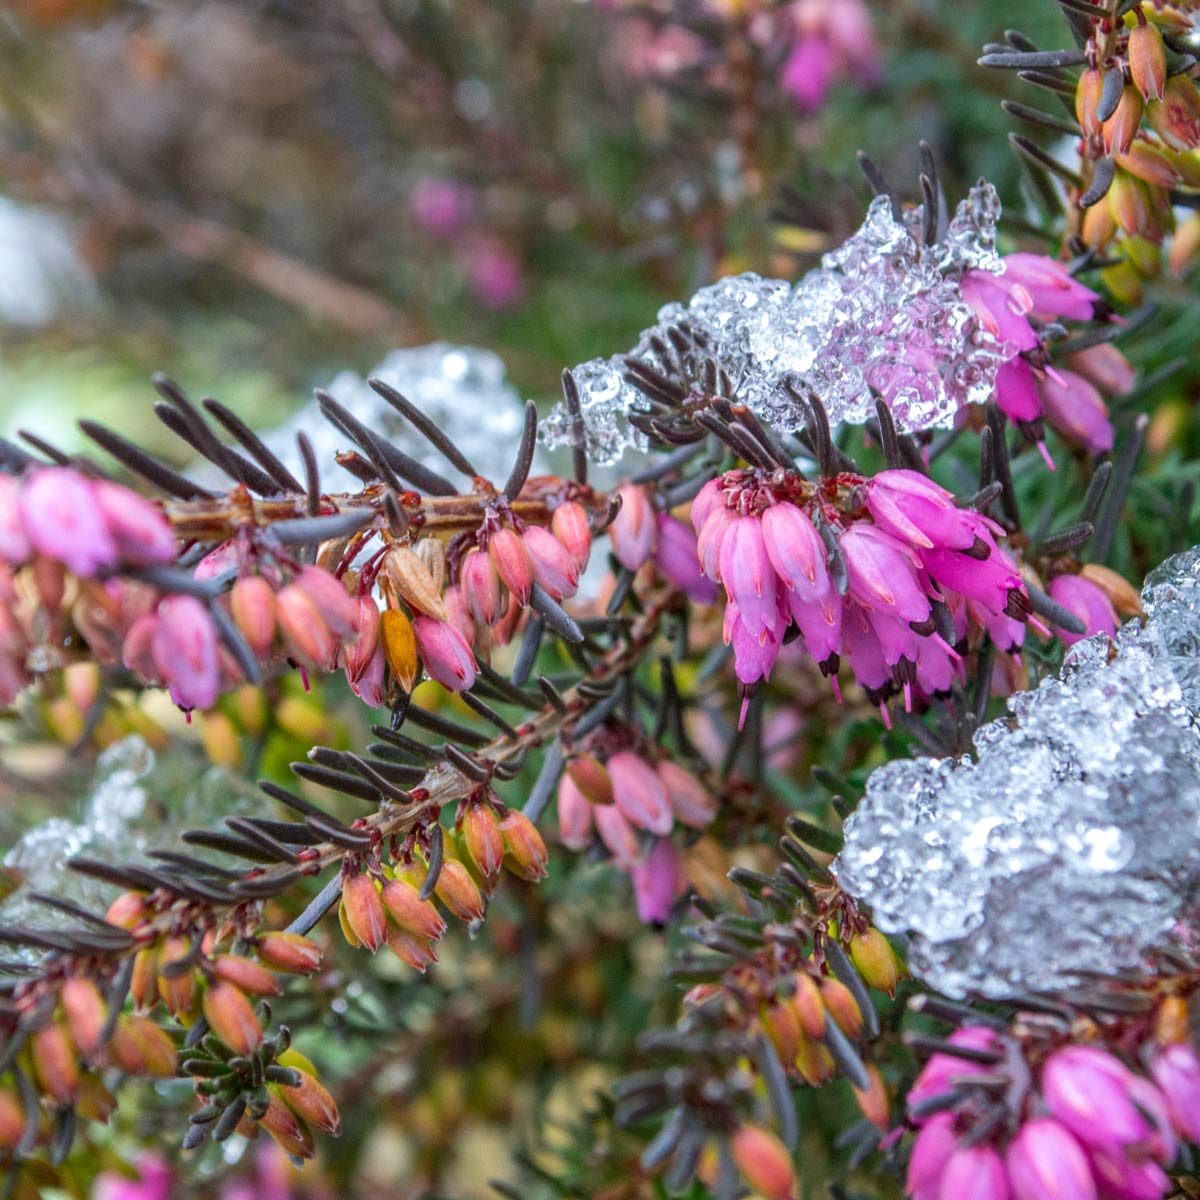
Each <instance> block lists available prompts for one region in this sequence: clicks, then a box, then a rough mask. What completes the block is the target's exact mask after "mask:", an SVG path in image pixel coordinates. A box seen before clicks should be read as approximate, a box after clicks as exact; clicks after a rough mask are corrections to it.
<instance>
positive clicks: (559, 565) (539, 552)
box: [522, 525, 579, 600]
mask: <svg viewBox="0 0 1200 1200" xmlns="http://www.w3.org/2000/svg"><path fill="white" fill-rule="evenodd" d="M522 540H523V541H524V543H525V549H526V550H527V551H528V552H529V561H530V562H531V563H532V564H533V577H534V579H535V580H537V582H538V583H540V584H541V585H542V587H543V588H544V589H545V590H546V591H547V592H548V593H549V594H550V595H551V596H552V597H553V598H554V599H555V600H562V599H564V598H565V597H567V596H573V595H574V594H575V589H576V588H577V587H578V586H579V568H578V567H577V566H576V565H575V560H574V559H573V558H572V557H571V556H570V554H568V553H567V549H566V547H565V546H564V545H563V544H562V542H560V541H559V540H558V538H556V537H555V536H554V534H552V533H551V532H550V531H549V530H548V529H543V528H542V527H541V526H540V525H530V526H529V527H528V528H527V529H526V530H525V533H524V536H523V539H522Z"/></svg>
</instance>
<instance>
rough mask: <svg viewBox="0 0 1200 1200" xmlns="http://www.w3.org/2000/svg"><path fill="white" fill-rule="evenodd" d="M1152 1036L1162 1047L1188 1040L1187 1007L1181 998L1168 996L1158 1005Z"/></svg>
mask: <svg viewBox="0 0 1200 1200" xmlns="http://www.w3.org/2000/svg"><path fill="white" fill-rule="evenodd" d="M1154 1036H1155V1037H1156V1038H1157V1039H1158V1041H1159V1042H1161V1043H1162V1044H1163V1045H1164V1046H1170V1045H1174V1044H1175V1043H1176V1042H1186V1041H1187V1040H1188V1038H1189V1036H1190V1031H1189V1027H1188V1005H1187V1001H1186V1000H1185V999H1184V998H1183V997H1182V996H1168V997H1167V998H1166V999H1165V1000H1164V1001H1163V1002H1162V1004H1160V1005H1159V1008H1158V1012H1157V1013H1156V1014H1155V1018H1154Z"/></svg>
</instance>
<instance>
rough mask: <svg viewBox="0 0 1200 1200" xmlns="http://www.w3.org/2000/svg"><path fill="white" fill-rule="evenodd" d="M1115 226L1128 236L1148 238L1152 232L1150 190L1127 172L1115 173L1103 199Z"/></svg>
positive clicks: (1152, 219)
mask: <svg viewBox="0 0 1200 1200" xmlns="http://www.w3.org/2000/svg"><path fill="white" fill-rule="evenodd" d="M1105 201H1106V203H1107V204H1108V208H1109V211H1110V212H1111V213H1112V217H1113V220H1114V221H1116V223H1117V225H1118V226H1119V227H1120V228H1121V229H1122V230H1124V231H1125V232H1126V233H1128V234H1130V235H1137V236H1140V237H1146V238H1149V237H1150V236H1151V234H1152V232H1153V230H1154V217H1153V212H1154V210H1153V205H1152V203H1151V199H1150V189H1149V188H1148V187H1147V186H1146V185H1145V184H1144V183H1143V182H1142V181H1141V180H1140V179H1136V178H1134V176H1132V175H1130V174H1129V172H1128V171H1117V173H1116V174H1115V175H1114V176H1113V181H1112V186H1111V187H1110V188H1109V189H1108V195H1107V196H1106V197H1105Z"/></svg>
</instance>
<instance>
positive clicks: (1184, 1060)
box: [1150, 1044, 1200, 1144]
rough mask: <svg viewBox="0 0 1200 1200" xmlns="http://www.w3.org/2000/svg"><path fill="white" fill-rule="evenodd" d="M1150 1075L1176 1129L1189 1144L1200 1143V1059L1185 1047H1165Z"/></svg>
mask: <svg viewBox="0 0 1200 1200" xmlns="http://www.w3.org/2000/svg"><path fill="white" fill-rule="evenodd" d="M1150 1072H1151V1074H1152V1075H1153V1076H1154V1082H1155V1083H1157V1084H1158V1086H1159V1088H1160V1090H1161V1091H1162V1094H1163V1096H1164V1098H1165V1099H1166V1102H1167V1108H1168V1110H1169V1111H1170V1114H1171V1120H1172V1121H1173V1122H1174V1123H1175V1128H1176V1129H1177V1130H1178V1131H1179V1132H1180V1133H1181V1134H1182V1135H1183V1136H1184V1137H1185V1138H1187V1140H1188V1141H1189V1142H1195V1143H1198V1144H1200V1060H1198V1059H1197V1057H1196V1051H1195V1050H1194V1049H1193V1048H1192V1047H1191V1046H1190V1045H1186V1044H1177V1045H1172V1046H1168V1047H1167V1048H1166V1049H1165V1050H1163V1051H1162V1053H1160V1054H1159V1055H1158V1057H1157V1058H1156V1059H1155V1060H1154V1062H1153V1063H1152V1064H1151V1067H1150Z"/></svg>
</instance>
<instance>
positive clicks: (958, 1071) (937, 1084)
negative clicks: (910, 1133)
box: [908, 1025, 996, 1120]
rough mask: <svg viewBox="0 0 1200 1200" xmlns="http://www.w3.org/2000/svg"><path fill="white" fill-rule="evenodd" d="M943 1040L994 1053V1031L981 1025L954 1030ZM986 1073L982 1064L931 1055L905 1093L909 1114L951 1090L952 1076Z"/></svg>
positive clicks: (946, 1054)
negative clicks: (932, 1098) (915, 1108)
mask: <svg viewBox="0 0 1200 1200" xmlns="http://www.w3.org/2000/svg"><path fill="white" fill-rule="evenodd" d="M947 1040H948V1041H949V1042H950V1043H951V1044H952V1045H955V1046H963V1047H965V1048H967V1049H970V1050H994V1049H995V1048H996V1034H995V1031H994V1030H991V1029H988V1028H987V1027H986V1026H984V1025H964V1026H963V1028H961V1029H956V1030H955V1031H954V1032H953V1033H952V1034H951V1035H950V1037H949V1038H948V1039H947ZM986 1070H987V1067H986V1066H985V1065H984V1064H982V1063H977V1062H972V1061H970V1060H969V1059H965V1058H959V1057H958V1056H957V1055H954V1054H949V1053H939V1054H934V1055H933V1056H932V1057H931V1058H930V1059H929V1061H928V1062H927V1063H926V1064H925V1066H924V1067H923V1068H922V1070H921V1073H920V1074H919V1075H918V1076H917V1079H916V1082H915V1083H914V1084H913V1085H912V1087H911V1088H910V1089H909V1092H908V1104H909V1108H910V1111H911V1109H912V1107H913V1106H914V1105H916V1104H917V1103H918V1102H920V1101H921V1100H928V1099H929V1098H930V1097H932V1096H940V1095H941V1094H942V1093H944V1092H947V1091H949V1090H950V1088H951V1086H952V1085H951V1082H950V1081H951V1079H953V1078H954V1077H955V1076H956V1075H975V1074H979V1073H981V1072H983V1071H986ZM913 1119H914V1120H916V1119H917V1118H915V1117H914V1118H913Z"/></svg>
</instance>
